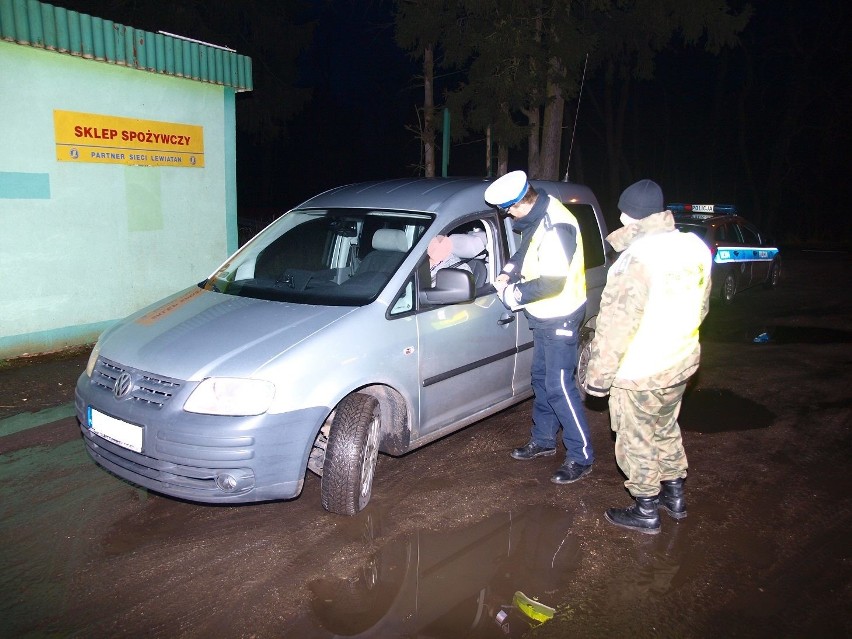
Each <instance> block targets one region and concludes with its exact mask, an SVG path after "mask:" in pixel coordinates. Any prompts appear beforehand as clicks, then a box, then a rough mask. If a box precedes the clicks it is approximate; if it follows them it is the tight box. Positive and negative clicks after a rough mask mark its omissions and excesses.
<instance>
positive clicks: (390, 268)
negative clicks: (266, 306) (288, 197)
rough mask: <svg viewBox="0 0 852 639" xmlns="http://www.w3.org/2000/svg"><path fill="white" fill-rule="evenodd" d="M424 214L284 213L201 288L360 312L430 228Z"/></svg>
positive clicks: (302, 211)
mask: <svg viewBox="0 0 852 639" xmlns="http://www.w3.org/2000/svg"><path fill="white" fill-rule="evenodd" d="M432 219H433V217H432V216H431V215H429V214H427V213H412V212H407V211H393V210H359V209H327V210H325V209H323V210H316V209H306V210H294V211H290V212H289V213H287V214H286V215H283V216H282V217H280V218H279V219H278V220H277V221H276V222H275V223H273V224H272V225H271V226H269V227H268V228H267V229H265V230H264V231H263V232H262V233H260V234H259V235H258V236H256V237H255V238H254V239H252V240H251V241H250V242H249V243H248V244H246V245H245V246H244V247H243V248H242V249H240V251H238V252H237V253H236V254H235V255H234V256H233V257H232V258H231V259H230V260H228V262H226V263H225V264H224V265H223V266H222V267H221V268H220V269H219V270H218V271H217V272H216V273H214V274H213V275H212V276H211V277H210V278H208V279H207V280H205V282H203V286H204V287H205V288H207V289H209V290H213V291H217V292H219V293H225V294H228V295H237V296H241V297H254V298H259V299H266V300H271V301H284V302H296V303H303V304H321V305H331V306H361V305H364V304H368V303H369V302H371V301H372V300H374V299H375V298H376V297H377V296H378V294H379V293H380V292H381V290H382V288H384V286H385V285H386V284H387V282H388V280H389V279H390V277H391V276H392V275H393V274H394V273H395V272H396V269H397V267H398V266H399V265H400V264H401V263H402V261H403V260H404V259H405V258H406V256H407V255H408V253H409V252H410V250H411V247H413V246H414V245H416V244H417V242H418V240H419V239H420V238H421V237H422V236H423V234H424V233H425V232H426V229H427V228H429V225H430V224H431V222H432Z"/></svg>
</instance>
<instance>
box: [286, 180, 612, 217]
mask: <svg viewBox="0 0 852 639" xmlns="http://www.w3.org/2000/svg"><path fill="white" fill-rule="evenodd" d="M492 181H493V180H492V179H488V178H476V177H456V178H452V177H450V178H409V179H404V178H403V179H395V180H382V181H373V182H361V183H357V184H348V185H345V186H340V187H337V188H334V189H330V190H328V191H325V192H324V193H320V194H319V195H315V196H314V197H312V198H310V199H308V200H306V201H305V202H303V203H302V204H300V205H299V206H297V207H296V208H299V209H304V208H372V209H394V210H403V211H425V212H430V213H435V214H436V215H437V216H438V217H457V216H459V215H464V214H466V213H470V212H478V211H488V210H491V207H490V206H489V205H488V204H487V203H486V202H485V189H486V188H488V185H489V184H491V182H492ZM530 183H531V184H532V185H533V186H535V187H536V189H538V190H543V191H546V192H547V193H549V194H550V195H553V196H554V197H557V198H559V199H560V200H561V201H562V202H570V201H571V200H572V199H575V200H576V201H577V202H581V203H586V204H592V205H593V206H594V208H595V210H596V211H598V212H600V206H599V205H598V202H597V199H596V198H595V196H594V194H593V193H592V191H591V189H589V188H588V187H586V186H583V185H580V184H573V183H570V182H550V181H545V180H530Z"/></svg>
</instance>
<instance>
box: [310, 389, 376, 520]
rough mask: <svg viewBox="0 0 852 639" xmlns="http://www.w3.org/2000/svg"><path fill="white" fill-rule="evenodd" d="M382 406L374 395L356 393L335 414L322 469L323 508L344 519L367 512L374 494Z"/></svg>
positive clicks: (347, 398)
mask: <svg viewBox="0 0 852 639" xmlns="http://www.w3.org/2000/svg"><path fill="white" fill-rule="evenodd" d="M380 424H381V410H380V406H379V402H378V400H377V399H376V398H375V397H372V396H371V395H364V394H363V393H353V394H352V395H349V396H347V397H344V398H343V400H342V401H341V402H340V404H339V405H338V406H337V409H336V410H335V416H334V421H333V422H332V424H331V430H330V432H329V435H328V445H327V448H326V451H325V461H324V462H323V469H322V482H321V493H322V506H323V508H325V509H326V510H328V511H329V512H333V513H337V514H340V515H355V514H356V513H358V512H360V511H361V510H363V509H364V507H365V506H366V505H367V503H368V502H369V501H370V495H371V494H372V492H373V475H374V472H375V469H376V458H377V457H378V454H379V427H380Z"/></svg>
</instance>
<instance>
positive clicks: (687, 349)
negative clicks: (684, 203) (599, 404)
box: [586, 211, 711, 394]
mask: <svg viewBox="0 0 852 639" xmlns="http://www.w3.org/2000/svg"><path fill="white" fill-rule="evenodd" d="M607 239H608V240H609V241H610V243H611V244H612V245H613V247H614V248H615V249H616V250H619V249H624V251H623V253H622V254H621V255H620V256H619V258H618V260H617V261H616V262H615V264H613V266H612V268H610V271H609V273H608V275H607V283H606V287H605V288H604V291H603V294H602V296H601V308H600V313H599V315H598V318H597V325H596V327H595V338H594V341H593V342H592V354H591V359H590V361H589V366H588V369H587V375H586V385H587V387H588V389H589V392H591V393H592V394H598V392H601V393H605V392H606V391H607V390H608V389H609V388H610V386H616V387H619V388H627V389H631V390H647V389H653V388H667V387H669V386H674V385H676V384H679V383H682V382H684V381H685V380H686V379H688V378H689V376H690V375H692V374H693V373H694V372H695V370H696V368H697V367H698V361H699V357H700V353H701V348H700V345H699V343H698V328H699V326H700V324H701V321H702V320H703V319H704V316H705V315H706V314H707V310H708V308H709V306H708V304H709V295H710V266H711V257H710V251H709V249H708V248H707V246H706V245H705V244H704V242H702V241H701V240H700V239H699V238H698V237H696V236H695V235H693V234H691V233H681V232H680V231H677V230H676V229H675V227H674V221H673V218H672V215H671V213H670V212H668V211H663V212H661V213H656V214H654V215H651V216H649V217H648V218H645V219H644V220H640V221H639V222H637V223H635V224H630V225H628V226H627V227H624V228H622V229H619V230H618V231H615V232H613V233H612V234H610V236H609V237H608V238H607ZM596 391H598V392H596Z"/></svg>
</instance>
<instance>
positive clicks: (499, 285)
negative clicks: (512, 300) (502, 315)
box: [494, 273, 509, 297]
mask: <svg viewBox="0 0 852 639" xmlns="http://www.w3.org/2000/svg"><path fill="white" fill-rule="evenodd" d="M508 284H509V276H508V275H506V274H505V273H501V274H500V275H498V276H497V279H495V280H494V288H495V289H496V290H497V293H499V294H500V295H501V297H502V294H503V289H504V288H506V286H508Z"/></svg>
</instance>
